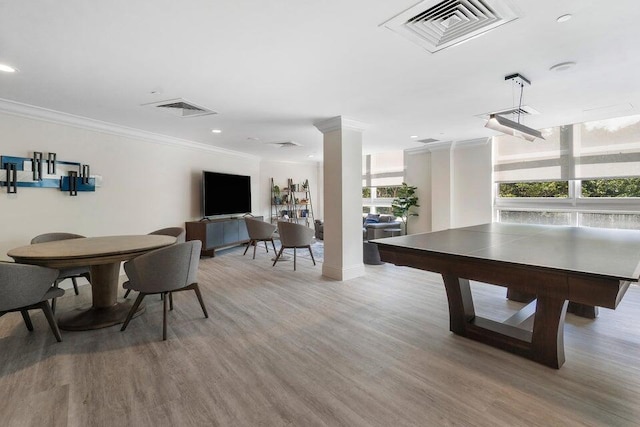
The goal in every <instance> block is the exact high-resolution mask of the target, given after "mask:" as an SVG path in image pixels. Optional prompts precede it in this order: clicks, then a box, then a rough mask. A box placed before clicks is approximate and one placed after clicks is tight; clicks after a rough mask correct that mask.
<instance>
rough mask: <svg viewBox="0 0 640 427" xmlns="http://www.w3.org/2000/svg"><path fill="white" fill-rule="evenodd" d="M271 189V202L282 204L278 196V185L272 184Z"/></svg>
mask: <svg viewBox="0 0 640 427" xmlns="http://www.w3.org/2000/svg"><path fill="white" fill-rule="evenodd" d="M271 190H272V192H273V203H274V204H276V205H280V204H282V199H281V198H280V187H279V186H278V185H274V186H273V188H272V189H271Z"/></svg>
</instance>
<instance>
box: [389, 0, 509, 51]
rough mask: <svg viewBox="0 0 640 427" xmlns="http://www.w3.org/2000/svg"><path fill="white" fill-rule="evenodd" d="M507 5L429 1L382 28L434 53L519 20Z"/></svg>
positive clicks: (497, 0) (491, 0) (481, 0)
mask: <svg viewBox="0 0 640 427" xmlns="http://www.w3.org/2000/svg"><path fill="white" fill-rule="evenodd" d="M504 1H505V0H502V1H501V0H444V1H441V0H426V1H423V2H421V3H419V4H417V5H415V6H413V7H411V8H409V9H407V10H405V11H404V12H402V13H400V14H398V15H396V16H395V17H393V18H391V19H390V20H388V21H387V22H385V23H384V24H382V25H384V26H385V27H386V28H388V29H390V30H392V31H395V32H396V33H398V34H400V35H402V36H403V37H406V38H407V39H409V40H411V41H412V42H414V43H417V44H418V45H420V46H422V47H423V48H425V49H426V50H428V51H429V52H432V53H433V52H437V51H439V50H442V49H445V48H447V47H450V46H454V45H456V44H459V43H462V42H463V41H466V40H469V39H470V38H472V37H477V36H479V35H481V34H483V33H485V32H487V31H489V30H492V29H494V28H496V27H499V26H500V25H503V24H506V23H507V22H510V21H513V20H514V19H517V16H516V15H515V13H514V12H513V10H511V8H510V7H509V6H508V5H507V4H505V2H504Z"/></svg>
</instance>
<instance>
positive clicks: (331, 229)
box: [315, 116, 365, 280]
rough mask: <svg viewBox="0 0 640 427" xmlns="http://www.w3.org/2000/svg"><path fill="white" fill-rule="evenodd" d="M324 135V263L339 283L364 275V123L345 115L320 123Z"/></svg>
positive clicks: (320, 129)
mask: <svg viewBox="0 0 640 427" xmlns="http://www.w3.org/2000/svg"><path fill="white" fill-rule="evenodd" d="M315 127H316V128H317V129H318V130H319V131H320V132H322V134H323V135H324V143H323V147H324V148H323V154H324V171H323V175H324V263H323V265H322V274H323V275H324V276H326V277H329V278H331V279H335V280H349V279H353V278H355V277H359V276H362V275H364V264H363V262H362V132H363V130H364V128H365V125H364V124H363V123H360V122H357V121H355V120H351V119H347V118H345V117H342V116H338V117H334V118H331V119H328V120H324V121H322V122H319V123H316V124H315Z"/></svg>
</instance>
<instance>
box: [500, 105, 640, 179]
mask: <svg viewBox="0 0 640 427" xmlns="http://www.w3.org/2000/svg"><path fill="white" fill-rule="evenodd" d="M542 134H543V135H544V137H545V138H546V141H543V140H535V141H534V142H528V141H524V140H522V139H519V138H515V137H513V136H509V135H501V136H497V137H494V149H495V151H494V154H495V160H494V180H495V182H523V181H564V180H571V179H598V178H619V177H631V176H640V115H637V116H629V117H622V118H616V119H608V120H599V121H593V122H585V123H579V124H573V125H566V126H558V127H554V128H549V129H543V130H542Z"/></svg>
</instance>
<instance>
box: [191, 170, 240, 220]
mask: <svg viewBox="0 0 640 427" xmlns="http://www.w3.org/2000/svg"><path fill="white" fill-rule="evenodd" d="M247 212H251V177H250V176H245V175H232V174H227V173H218V172H209V171H202V216H204V217H209V216H214V215H231V214H243V213H247Z"/></svg>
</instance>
